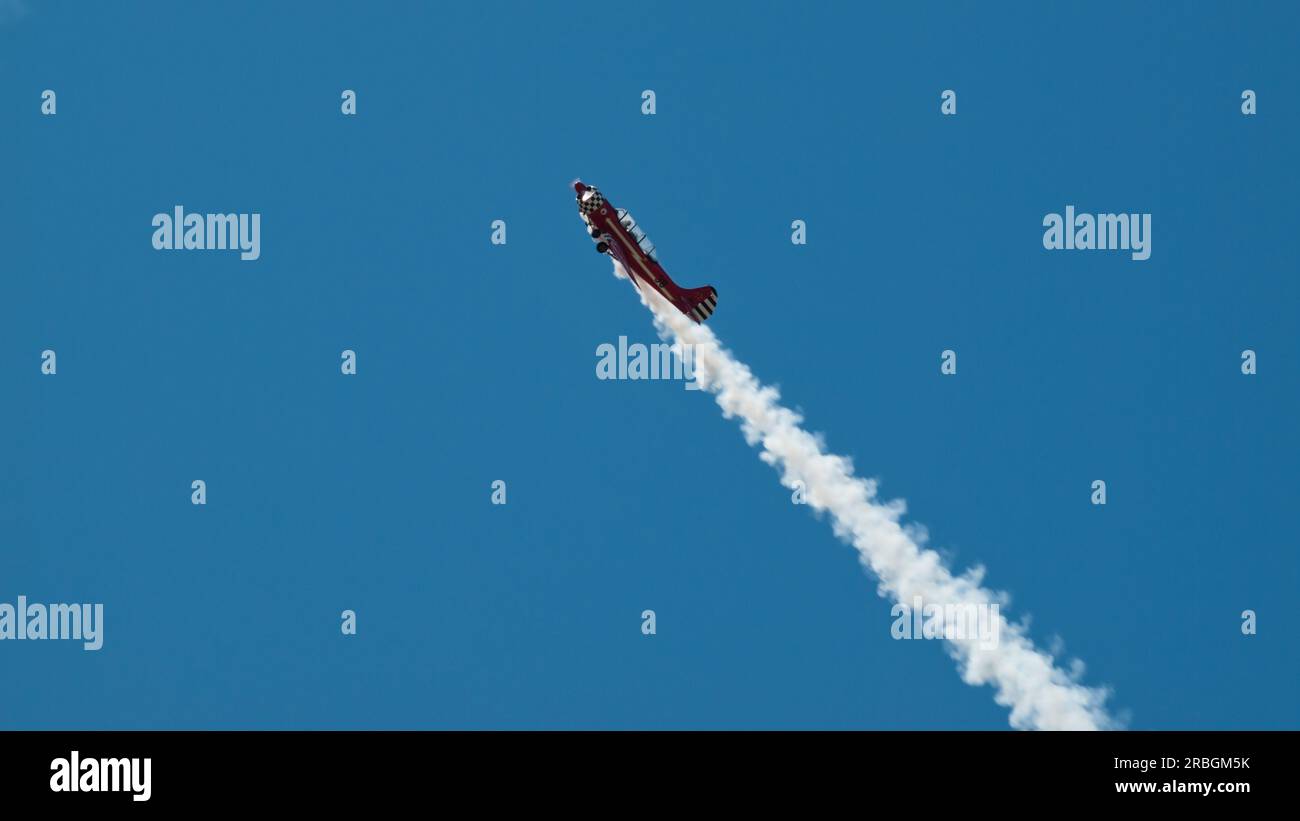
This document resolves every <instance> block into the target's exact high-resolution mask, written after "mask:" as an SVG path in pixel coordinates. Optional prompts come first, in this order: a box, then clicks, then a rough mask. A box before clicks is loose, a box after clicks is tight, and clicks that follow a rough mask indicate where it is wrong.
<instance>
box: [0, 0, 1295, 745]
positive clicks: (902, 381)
mask: <svg viewBox="0 0 1300 821" xmlns="http://www.w3.org/2000/svg"><path fill="white" fill-rule="evenodd" d="M25 8H26V11H25V13H23V14H21V15H18V16H14V15H12V14H11V15H9V17H8V19H6V20H5V21H4V22H3V23H0V122H3V124H4V126H3V128H2V129H0V150H2V151H3V156H4V157H5V158H6V160H7V163H6V166H7V173H6V175H5V183H4V190H5V191H6V192H7V193H8V196H4V197H0V219H3V224H4V225H5V226H6V230H5V232H4V235H5V240H6V241H5V250H6V253H5V257H4V263H3V266H2V268H0V395H2V396H3V398H4V401H3V403H0V423H2V424H0V430H2V431H3V434H0V436H2V437H3V438H2V439H0V448H2V450H0V453H2V454H3V464H4V469H3V471H0V551H3V552H2V553H0V601H9V602H12V601H14V600H15V599H16V597H17V596H18V595H20V594H23V595H27V596H28V597H29V598H31V599H33V600H40V601H52V602H61V601H96V602H102V603H103V604H104V607H105V618H106V625H105V628H106V629H105V642H104V648H103V649H102V650H100V651H98V652H93V653H92V652H84V651H82V650H81V649H80V647H79V646H78V645H75V644H73V643H70V642H30V641H28V642H17V641H14V642H9V641H6V642H3V643H0V666H2V667H3V669H5V670H7V671H9V672H8V674H6V675H4V676H0V701H2V702H3V703H4V704H5V705H7V709H5V710H4V711H3V713H0V726H3V727H6V728H64V727H95V728H372V727H381V728H399V727H400V728H450V727H455V728H459V727H466V728H505V727H519V728H565V727H582V728H615V727H618V728H621V727H632V728H641V727H645V728H678V727H687V728H693V727H701V728H742V727H743V728H751V727H753V728H883V729H911V728H920V729H946V728H957V729H985V728H1003V727H1006V726H1007V716H1006V710H1005V709H1004V708H1002V707H999V706H998V705H996V704H995V703H994V702H993V700H992V693H991V691H990V690H989V689H987V688H974V687H969V686H967V685H964V684H963V683H962V682H961V680H960V678H959V676H958V674H957V671H956V670H955V667H954V665H953V662H952V661H951V660H950V659H949V658H948V657H947V656H946V654H945V653H944V652H943V650H942V648H941V647H940V646H939V645H938V644H937V643H935V642H925V641H911V642H908V641H895V640H893V639H891V637H890V630H889V628H890V625H891V622H892V619H891V617H890V615H889V602H887V601H885V600H883V599H881V598H879V597H878V596H877V595H876V593H875V583H874V581H873V580H872V579H870V578H869V577H868V576H867V575H866V574H865V573H864V572H863V571H862V570H861V568H860V566H859V565H858V563H857V559H856V554H855V552H854V551H853V550H852V549H850V548H848V547H846V546H845V545H843V544H841V543H840V542H839V541H837V540H836V539H835V538H834V537H833V535H832V534H831V532H830V529H829V527H828V525H827V523H826V522H824V521H818V520H817V519H816V518H815V517H814V516H813V515H811V514H810V513H809V511H808V509H807V508H805V507H798V506H795V505H792V504H790V499H789V492H788V491H786V490H785V489H783V488H782V487H781V486H780V484H779V483H778V481H777V477H776V475H775V474H774V472H773V471H772V470H771V469H770V468H769V467H767V466H766V465H764V464H762V463H761V462H760V461H759V460H758V459H757V457H756V454H755V452H754V451H753V450H751V449H750V448H749V447H747V446H746V445H745V443H744V441H743V439H742V438H741V436H740V434H739V432H738V430H737V428H736V426H735V424H734V423H733V422H731V421H728V420H725V419H723V418H722V417H721V415H720V414H719V412H718V409H717V408H716V406H715V405H714V404H713V402H712V401H711V400H710V399H709V398H708V397H707V396H706V395H704V394H701V393H697V392H687V391H684V390H682V387H681V384H680V383H675V382H671V381H661V382H629V381H623V382H619V381H601V380H598V379H596V377H595V364H596V355H595V351H596V348H597V347H598V346H599V345H600V344H602V343H605V342H616V341H617V339H618V337H619V336H620V335H624V336H627V337H629V339H630V340H632V341H641V342H651V341H654V339H655V337H654V332H653V328H652V326H651V323H650V319H649V316H648V314H647V313H646V311H645V309H644V308H643V307H642V306H641V305H640V304H638V302H637V300H636V299H635V296H634V294H633V293H632V291H631V290H630V288H629V287H628V286H627V284H626V283H621V282H617V281H615V280H614V279H613V278H612V277H611V275H610V265H609V263H608V261H607V260H605V259H602V258H600V257H598V256H597V255H596V254H593V253H592V251H591V243H590V241H589V240H588V238H587V237H586V236H585V235H584V233H583V231H582V227H581V225H580V223H579V222H578V220H577V218H576V213H575V210H574V207H573V200H572V193H571V191H570V189H569V188H568V187H567V186H568V183H569V181H570V180H571V179H573V178H574V177H577V176H581V177H582V178H583V179H585V180H587V181H589V182H592V183H594V184H596V185H599V186H600V187H601V188H602V190H603V191H604V192H605V193H606V194H607V195H608V196H609V197H610V198H611V199H612V200H613V201H614V202H615V203H616V204H618V205H622V206H625V207H627V208H629V209H630V210H631V211H632V212H633V213H634V214H635V215H636V217H637V218H638V219H639V220H640V222H641V224H642V226H643V227H644V228H646V230H647V231H648V232H649V233H650V235H651V237H653V238H654V240H655V242H656V243H657V245H658V249H659V253H660V256H661V258H662V260H663V261H664V264H665V267H666V268H667V270H668V271H669V272H670V274H672V275H673V277H674V278H676V280H677V281H678V282H679V283H680V284H682V285H684V286H687V287H693V286H697V285H703V284H711V285H713V286H715V287H716V288H717V289H718V291H719V305H718V310H717V312H716V314H715V315H714V317H713V318H712V319H711V320H710V325H711V326H713V328H714V329H715V330H716V331H717V333H718V334H719V335H720V336H721V338H722V339H723V340H724V342H725V343H726V344H727V345H728V346H730V347H731V349H732V350H733V351H734V352H735V353H736V355H737V356H738V357H739V358H740V359H741V360H743V361H745V362H746V363H748V364H749V365H750V366H751V367H753V368H754V370H755V371H756V373H757V374H758V375H759V376H760V377H761V378H763V379H764V380H765V381H768V382H772V383H775V384H777V385H779V386H780V388H781V390H782V393H783V396H784V397H785V400H786V401H787V403H789V404H791V405H792V406H795V407H798V408H800V409H801V410H802V411H803V412H804V413H805V415H806V417H807V424H808V426H809V427H810V428H811V429H814V430H817V431H822V432H824V433H825V435H826V440H827V444H828V446H829V447H830V449H831V450H832V451H834V452H837V453H843V454H845V455H849V456H851V457H853V459H854V461H855V463H856V464H857V466H858V468H859V472H860V473H862V474H863V475H867V476H873V477H877V478H879V479H880V480H881V482H882V492H883V494H884V495H885V496H886V497H891V498H892V497H902V498H905V499H906V500H907V502H908V505H909V519H911V520H913V521H918V522H922V523H924V524H925V525H926V526H927V527H928V528H929V530H930V534H931V543H932V544H933V545H934V546H936V547H938V548H941V549H942V550H943V551H944V552H945V555H947V556H948V557H949V558H950V560H951V562H952V564H953V566H954V567H955V568H957V569H959V570H960V569H964V568H967V567H970V566H972V565H975V564H983V565H986V566H987V568H988V576H987V579H986V583H987V584H988V585H989V586H991V587H993V588H996V589H1000V590H1006V591H1008V592H1009V593H1010V595H1011V597H1012V604H1011V607H1010V608H1008V610H1007V611H1006V612H1007V615H1009V616H1011V617H1012V618H1020V617H1023V616H1025V615H1026V614H1031V615H1032V627H1031V634H1032V635H1033V637H1034V638H1035V640H1036V641H1037V642H1038V643H1039V644H1040V646H1051V645H1052V644H1053V642H1054V640H1055V639H1056V637H1059V638H1060V639H1061V640H1063V642H1064V658H1065V659H1067V660H1068V659H1069V658H1073V657H1078V658H1080V659H1082V660H1083V661H1084V662H1085V663H1086V664H1087V672H1086V674H1085V676H1084V681H1085V682H1086V683H1088V684H1090V685H1098V686H1108V687H1110V688H1112V689H1113V690H1114V695H1113V696H1112V700H1111V705H1112V708H1113V710H1114V711H1115V712H1116V713H1119V714H1122V715H1125V716H1127V717H1128V722H1129V726H1132V727H1135V728H1150V729H1185V728H1214V729H1229V728H1276V727H1289V728H1295V727H1297V726H1300V721H1297V719H1298V715H1297V707H1296V702H1295V686H1296V681H1297V674H1298V673H1300V652H1298V651H1297V646H1298V645H1297V642H1296V641H1295V636H1296V634H1297V632H1296V631H1297V629H1300V624H1298V623H1297V615H1296V607H1295V591H1296V589H1297V582H1300V573H1298V572H1297V554H1296V545H1295V535H1294V534H1295V529H1296V528H1295V514H1294V510H1295V503H1294V496H1295V491H1296V480H1295V478H1294V477H1295V465H1296V457H1297V455H1298V445H1300V441H1298V439H1297V433H1296V428H1295V423H1294V420H1295V418H1296V413H1297V409H1298V405H1300V401H1298V400H1300V390H1298V389H1297V387H1296V386H1297V378H1298V377H1300V359H1298V357H1297V349H1296V339H1297V334H1296V330H1297V326H1296V316H1297V308H1298V307H1300V304H1298V303H1300V287H1298V286H1297V284H1296V273H1297V271H1298V270H1300V265H1298V264H1297V263H1298V260H1297V254H1296V246H1295V243H1294V234H1295V229H1294V221H1295V209H1294V191H1295V190H1296V184H1297V182H1300V180H1297V172H1296V162H1295V159H1294V156H1293V153H1292V152H1293V150H1294V146H1295V145H1296V136H1297V115H1296V111H1295V107H1294V105H1292V100H1291V99H1290V97H1291V96H1293V94H1292V89H1293V86H1294V83H1295V78H1296V76H1298V74H1300V73H1298V72H1297V68H1300V66H1297V56H1296V52H1295V49H1294V39H1295V31H1296V24H1297V22H1298V20H1297V12H1296V11H1295V9H1294V8H1285V9H1283V8H1282V7H1281V4H1250V5H1247V6H1245V7H1242V8H1235V7H1234V8H1231V9H1229V8H1228V7H1226V6H1221V7H1219V8H1215V7H1213V6H1209V5H1205V4H1189V5H1187V6H1184V7H1181V8H1180V10H1179V11H1178V12H1177V14H1173V13H1170V12H1157V11H1156V9H1158V8H1159V7H1157V6H1155V5H1154V4H1152V5H1148V6H1145V7H1139V8H1134V7H1133V6H1132V5H1131V4H1120V3H1101V4H1089V5H1087V6H1086V7H1084V6H1080V7H1077V8H1066V7H1063V6H1061V5H1058V4H1053V5H1049V6H1042V5H1033V4H1011V5H1005V6H1003V7H1001V8H998V9H989V8H987V7H983V6H980V5H977V4H952V5H949V4H927V6H926V7H925V8H912V7H909V6H904V5H898V6H888V7H875V8H866V7H863V6H861V5H860V4H815V5H814V6H813V7H811V8H794V7H791V6H790V5H789V4H774V3H773V4H755V5H754V6H753V7H752V8H751V9H750V10H749V11H747V12H746V13H744V14H740V15H737V14H735V13H734V11H731V12H729V11H726V10H724V9H721V8H718V9H709V8H701V7H699V6H698V4H685V3H681V4H635V5H634V6H630V7H621V8H619V9H618V11H617V13H616V14H610V13H605V12H603V11H601V10H600V9H599V8H596V7H590V6H588V7H583V6H574V5H571V4H570V5H563V6H559V5H557V6H556V7H555V8H553V9H544V8H541V7H539V6H537V5H534V4H528V5H525V4H511V3H506V4H499V5H497V6H494V7H492V8H472V7H457V8H444V7H441V6H438V7H434V6H433V5H431V4H430V5H426V4H391V5H389V4H383V5H380V6H375V5H373V4H372V5H362V4H357V5H355V6H348V7H340V8H330V9H314V10H312V11H310V12H307V11H303V10H301V9H293V10H291V9H290V7H289V6H287V5H281V4H255V3H227V4H221V5H220V6H219V7H217V6H212V7H201V6H198V5H186V6H176V5H174V4H162V3H141V4H132V5H129V6H127V7H125V8H122V7H114V8H108V7H100V6H96V5H88V4H51V3H42V2H36V0H27V2H26V3H25ZM47 88H49V89H54V90H55V91H56V92H57V94H58V98H57V99H58V113H57V114H56V115H55V116H53V117H44V116H41V114H40V111H39V106H40V93H41V91H42V90H43V89H47ZM949 88H951V89H954V90H956V92H957V94H958V113H957V115H956V116H954V117H944V116H942V115H941V114H940V113H939V103H940V99H939V95H940V92H941V91H942V90H944V89H949ZM1246 88H1250V89H1253V90H1255V91H1256V93H1257V94H1258V101H1259V102H1258V110H1259V113H1258V114H1257V115H1255V116H1254V117H1245V116H1242V114H1241V113H1240V110H1239V106H1240V94H1241V91H1242V89H1246ZM343 89H355V90H356V91H357V94H358V114H357V116H355V117H344V116H342V115H341V113H340V110H339V102H340V101H339V95H340V92H341V91H342V90H343ZM644 89H653V90H654V91H655V92H656V95H657V113H656V114H655V115H654V116H643V115H642V114H641V92H642V90H644ZM177 204H181V205H184V206H186V207H187V208H189V209H193V210H195V211H223V212H258V213H260V214H261V215H262V254H261V258H260V259H259V260H257V261H255V262H241V261H240V260H239V259H238V256H237V255H236V254H233V253H220V252H202V253H201V252H197V251H191V252H166V251H155V250H154V249H153V248H152V247H151V244H150V238H151V235H152V228H151V225H150V221H151V218H152V216H153V215H154V214H155V213H158V212H168V211H170V210H171V208H172V207H173V206H175V205H177ZM1071 204H1072V205H1075V206H1076V207H1077V208H1078V209H1079V210H1081V211H1092V212H1099V211H1101V212H1104V211H1124V212H1139V213H1151V214H1152V222H1153V251H1152V255H1151V258H1150V259H1149V260H1146V261H1142V262H1139V261H1133V260H1131V259H1129V257H1128V255H1127V254H1122V253H1105V252H1095V251H1094V252H1069V251H1055V252H1048V251H1045V250H1044V249H1043V246H1042V231H1043V229H1042V227H1041V224H1042V219H1043V216H1044V215H1045V214H1047V213H1051V212H1058V213H1059V212H1061V211H1063V210H1064V208H1065V206H1066V205H1071ZM496 219H502V220H505V221H506V223H507V226H508V241H507V244H506V245H504V246H493V245H492V244H491V243H490V242H489V237H490V233H491V230H490V224H491V222H492V221H493V220H496ZM794 219H803V220H805V221H806V222H807V225H808V243H807V245H804V246H796V245H792V244H791V243H790V223H791V221H792V220H794ZM46 348H51V349H54V350H56V351H57V354H58V373H57V375H55V376H44V375H42V374H41V373H40V368H39V365H40V359H39V357H40V352H41V351H42V350H44V349H46ZM1246 348H1251V349H1254V350H1256V351H1257V353H1258V361H1259V373H1258V374H1257V375H1255V376H1250V377H1247V376H1243V375H1242V374H1241V372H1240V367H1239V366H1240V354H1241V351H1242V350H1243V349H1246ZM343 349H352V350H355V351H356V352H357V355H358V373H357V375H356V376H354V377H344V376H343V375H341V374H340V372H339V353H340V351H342V350H343ZM944 349H954V350H956V351H957V353H958V357H959V370H958V374H957V375H956V376H952V377H945V376H941V375H940V373H939V355H940V352H941V351H942V350H944ZM194 479H203V480H205V481H206V482H207V485H208V504H207V505H205V506H202V507H198V506H194V505H191V504H190V483H191V481H192V480H194ZM496 479H503V480H505V481H506V482H507V483H508V494H509V495H508V499H509V502H508V504H507V505H505V506H493V505H491V504H490V502H489V496H490V483H491V482H492V481H493V480H496ZM1094 479H1104V480H1105V481H1106V482H1107V485H1108V502H1107V504H1106V505H1105V506H1104V507H1097V506H1093V505H1091V504H1090V503H1089V496H1090V484H1091V482H1092V481H1093V480H1094ZM647 608H650V609H654V610H655V611H656V613H657V627H658V632H657V634H656V635H654V636H644V635H642V634H641V631H640V614H641V612H642V610H644V609H647ZM344 609H353V610H355V611H356V613H357V615H358V634H357V635H356V636H353V637H345V636H342V635H341V634H340V630H339V613H340V611H342V610H344ZM1245 609H1253V610H1255V611H1256V612H1257V614H1258V624H1259V632H1258V634H1257V635H1255V636H1249V637H1247V636H1243V635H1242V634H1241V630H1240V623H1241V620H1240V613H1241V611H1243V610H1245Z"/></svg>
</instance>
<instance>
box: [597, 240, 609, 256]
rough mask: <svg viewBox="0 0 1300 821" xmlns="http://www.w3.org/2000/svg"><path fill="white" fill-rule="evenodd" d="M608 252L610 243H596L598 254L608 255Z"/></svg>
mask: <svg viewBox="0 0 1300 821" xmlns="http://www.w3.org/2000/svg"><path fill="white" fill-rule="evenodd" d="M607 251H609V243H607V242H598V243H596V253H598V254H603V253H606V252H607Z"/></svg>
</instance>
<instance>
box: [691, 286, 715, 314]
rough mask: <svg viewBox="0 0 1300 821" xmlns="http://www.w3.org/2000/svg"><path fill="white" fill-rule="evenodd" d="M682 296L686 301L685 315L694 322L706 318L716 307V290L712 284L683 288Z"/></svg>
mask: <svg viewBox="0 0 1300 821" xmlns="http://www.w3.org/2000/svg"><path fill="white" fill-rule="evenodd" d="M682 298H683V299H684V300H685V302H686V306H685V307H686V311H685V313H686V315H687V316H689V317H691V318H692V319H694V320H695V321H696V322H703V321H704V320H706V319H708V318H709V317H710V316H712V315H713V309H715V308H717V307H718V291H717V289H716V288H714V287H713V286H712V285H705V286H704V287H703V288H690V289H688V290H683V291H682Z"/></svg>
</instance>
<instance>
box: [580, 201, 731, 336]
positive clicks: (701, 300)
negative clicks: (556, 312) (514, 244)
mask: <svg viewBox="0 0 1300 821" xmlns="http://www.w3.org/2000/svg"><path fill="white" fill-rule="evenodd" d="M573 190H574V191H575V192H576V193H577V199H578V216H580V217H582V221H583V222H585V223H586V224H587V232H588V233H589V234H591V239H592V242H595V243H596V250H597V251H598V252H600V253H602V254H609V255H610V256H612V257H613V258H614V259H616V260H618V261H619V262H620V263H621V264H622V265H623V268H624V269H625V270H626V271H627V272H628V274H629V275H630V276H631V277H632V284H633V285H636V287H637V288H638V289H639V288H642V287H645V286H649V287H651V288H654V289H655V290H656V291H658V292H659V293H660V294H662V295H663V297H664V298H665V299H667V300H668V301H669V302H671V303H672V304H673V305H675V306H676V307H677V310H679V311H681V312H682V313H684V314H686V315H687V316H689V317H690V318H691V319H693V320H695V321H696V322H703V321H704V320H706V319H708V318H709V316H710V315H711V314H712V313H713V309H714V308H716V307H717V306H718V292H717V290H715V289H714V288H713V286H711V285H705V286H704V287H703V288H680V287H678V286H677V283H675V282H673V281H672V279H671V278H670V277H669V276H668V273H667V272H666V271H664V269H663V266H662V265H660V263H659V257H658V256H657V255H656V254H655V245H654V243H653V242H651V241H650V238H649V237H647V236H646V235H645V231H642V230H641V228H640V227H638V226H637V224H636V220H634V219H632V215H631V214H629V213H628V212H627V211H625V210H623V209H622V208H615V207H614V205H613V204H612V203H610V202H609V200H607V199H605V197H604V195H603V194H601V193H600V192H599V191H597V190H596V188H595V186H591V185H586V184H585V183H583V181H582V180H574V181H573Z"/></svg>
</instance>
